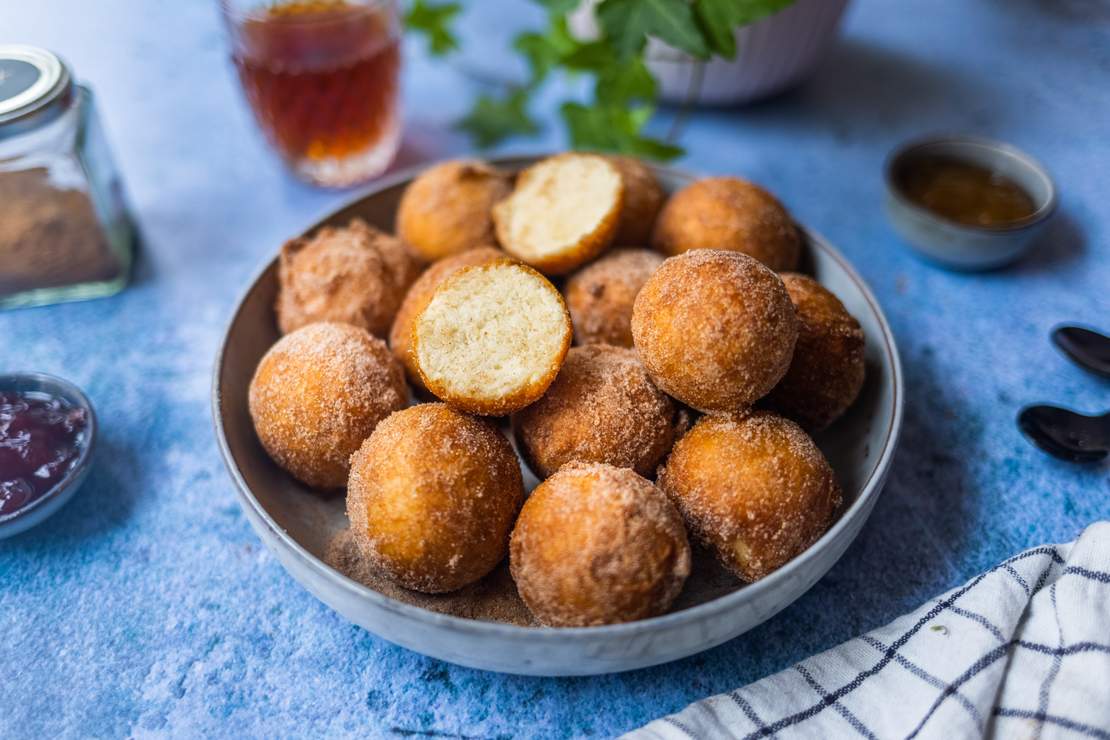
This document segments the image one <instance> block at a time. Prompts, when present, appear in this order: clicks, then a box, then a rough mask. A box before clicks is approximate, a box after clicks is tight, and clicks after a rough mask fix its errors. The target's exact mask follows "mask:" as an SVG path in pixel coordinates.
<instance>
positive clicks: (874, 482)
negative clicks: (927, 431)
mask: <svg viewBox="0 0 1110 740" xmlns="http://www.w3.org/2000/svg"><path fill="white" fill-rule="evenodd" d="M544 156H549V154H548V153H539V154H511V155H505V156H500V157H490V158H488V159H487V161H488V162H489V163H490V164H493V165H497V166H502V167H506V168H510V167H520V166H526V165H527V164H529V163H532V162H535V161H537V160H539V159H541V158H542V157H544ZM435 164H436V162H427V163H423V164H420V165H417V166H414V167H408V168H405V169H403V170H400V171H398V172H396V173H394V174H392V175H389V176H387V177H383V178H381V179H379V180H377V181H376V182H374V183H373V184H371V185H370V186H368V187H366V188H364V189H362V190H360V191H359V192H357V193H355V194H354V195H352V197H351V198H350V199H348V200H346V201H345V202H344V203H343V204H341V205H340V206H338V207H333V208H331V209H329V210H328V211H327V213H326V214H325V215H323V216H322V217H321V218H320V219H318V220H316V221H314V222H313V224H312V225H311V226H309V227H308V228H306V229H305V230H304V233H309V232H311V231H313V230H315V229H318V228H320V227H321V226H322V225H323V224H324V223H325V222H326V221H327V220H328V219H330V218H331V217H333V216H334V215H335V214H337V213H340V212H342V211H344V210H346V209H349V208H352V207H354V206H355V205H356V204H358V203H359V202H361V201H362V200H365V199H366V198H369V197H371V196H373V195H376V194H378V193H380V192H382V191H384V190H388V189H390V188H393V187H396V186H397V185H400V184H403V183H405V182H407V181H410V180H411V179H413V178H414V177H415V176H416V175H418V174H419V173H420V172H421V171H423V170H424V169H427V168H428V167H431V166H434V165H435ZM646 164H648V166H649V167H651V169H652V170H653V171H654V172H655V173H656V174H657V175H659V174H661V175H665V176H666V177H668V178H669V179H671V180H678V181H683V180H685V181H687V182H693V181H694V180H697V179H700V178H701V177H708V176H709V175H702V174H694V173H691V172H687V171H683V170H678V169H673V168H669V167H663V166H659V165H655V164H652V163H646ZM798 227H799V228H800V229H801V230H802V231H803V232H804V234H805V236H806V238H807V240H808V241H809V243H810V244H812V245H813V246H814V247H815V248H817V249H820V250H822V251H823V252H824V253H825V254H826V255H827V256H828V257H830V258H831V259H833V260H834V261H835V262H837V263H838V265H839V266H840V267H841V269H843V270H844V272H845V273H846V274H847V275H848V277H849V278H850V279H851V280H852V282H853V283H855V284H856V288H857V289H858V290H859V291H860V294H861V295H863V297H864V300H866V301H867V303H868V305H869V306H870V308H871V310H872V312H873V314H874V315H875V317H876V319H877V320H878V324H879V326H880V329H881V332H880V334H881V347H882V349H883V351H884V353H885V354H886V356H887V359H888V363H889V367H890V373H891V395H892V397H893V409H894V413H893V414H892V415H891V417H890V420H889V423H888V425H887V429H886V433H885V435H884V439H883V447H882V451H881V453H880V454H879V458H878V460H877V461H876V463H875V467H874V468H873V470H872V471H871V474H870V475H869V476H868V478H867V481H866V483H865V484H864V485H863V488H862V489H861V491H860V494H859V496H858V497H856V500H855V501H853V502H852V505H851V506H849V507H848V508H847V509H845V510H844V511H843V512H842V513H841V515H840V517H839V518H838V519H837V521H836V523H834V524H833V526H832V527H830V528H829V529H828V530H827V531H826V532H825V533H824V534H823V535H822V536H821V537H820V538H819V539H818V540H817V541H816V542H814V543H813V544H811V545H810V546H809V547H808V548H806V549H805V551H803V552H802V553H800V554H799V555H797V556H795V557H794V558H793V559H791V560H790V561H789V562H787V563H786V564H785V565H783V566H782V567H781V568H779V569H778V570H776V571H774V572H773V573H771V574H770V575H768V576H766V577H765V578H762V579H760V580H758V581H756V582H755V583H750V584H744V585H742V586H741V587H740V588H737V589H736V590H735V591H733V592H731V593H728V594H725V595H724V596H721V597H718V598H716V599H713V600H711V601H707V602H704V603H702V604H698V605H696V606H692V607H689V608H687V609H682V610H680V611H675V612H669V613H667V614H663V615H660V616H657V617H651V618H648V619H641V620H637V621H634V622H624V623H620V624H610V625H601V626H594V627H557V628H555V627H544V626H538V627H533V626H520V625H514V624H507V623H504V622H487V621H482V620H477V619H469V618H466V617H456V616H453V615H450V614H443V613H440V612H435V611H432V610H430V609H425V608H423V607H419V606H415V605H412V604H406V603H404V602H401V601H397V600H395V599H392V598H390V597H388V596H386V595H385V594H383V593H381V592H379V591H375V590H374V589H372V588H370V587H368V586H364V585H363V584H361V583H359V582H357V581H355V580H353V579H351V578H348V577H347V576H346V575H344V574H343V573H340V572H339V571H337V570H335V569H334V568H332V567H331V566H329V565H328V564H327V563H325V562H324V561H322V560H320V559H319V558H317V557H316V556H315V555H313V554H312V553H311V552H309V551H308V550H306V549H305V547H304V546H303V545H301V544H300V543H299V542H297V541H296V540H295V539H294V538H293V537H292V536H291V535H290V534H289V533H288V532H286V531H285V530H284V529H282V528H281V526H279V525H278V524H277V522H275V521H274V519H273V518H272V517H271V516H270V514H269V512H268V511H266V509H265V507H263V506H262V505H261V504H260V503H259V502H258V500H257V499H256V498H255V496H254V494H253V492H252V491H251V490H250V486H249V485H248V484H247V482H246V480H245V479H244V478H243V476H242V473H241V472H240V471H239V469H238V466H237V465H236V464H235V460H234V457H233V456H232V453H231V448H230V446H229V444H228V441H227V437H226V435H225V433H224V425H223V417H222V416H221V413H220V402H221V387H220V375H221V371H222V369H223V366H224V360H225V355H226V353H227V346H228V336H229V333H230V330H231V327H232V326H233V325H234V324H235V322H236V321H237V320H238V318H239V315H240V313H241V312H242V310H243V305H244V303H245V301H246V299H247V298H248V297H249V296H250V294H251V293H252V292H253V291H254V290H255V289H256V288H257V286H258V283H259V281H260V280H261V279H262V277H263V276H264V275H265V274H266V273H267V272H268V271H269V270H271V269H273V267H274V263H275V261H276V259H277V258H276V256H271V257H268V258H267V259H266V260H265V262H264V264H263V266H262V267H261V269H259V270H257V271H256V273H255V274H254V277H253V278H252V280H251V281H250V283H249V284H248V285H247V287H246V289H245V290H244V291H243V292H242V293H241V294H240V297H239V300H238V302H237V303H236V304H235V310H234V311H233V312H232V314H231V318H230V319H229V320H228V322H227V324H226V328H225V331H224V334H223V337H222V338H221V339H220V345H219V347H218V349H217V352H216V358H215V360H216V361H215V364H214V366H213V373H212V394H211V395H212V398H211V402H212V420H213V424H214V427H215V432H216V440H217V443H218V446H219V449H220V455H221V457H222V458H223V460H224V465H225V466H226V467H227V469H228V472H229V474H230V475H231V477H232V479H233V480H234V482H235V490H236V494H237V496H238V498H239V502H240V505H241V506H243V507H244V508H245V509H247V510H248V511H249V512H253V513H254V515H255V516H256V517H257V520H258V521H259V522H261V523H263V524H264V525H265V526H266V528H267V529H268V530H269V531H270V532H271V533H272V535H273V536H274V537H276V538H277V540H278V541H279V542H280V543H281V544H282V545H283V546H284V548H285V549H286V551H287V552H288V553H290V554H292V555H293V556H294V557H296V558H297V560H298V561H300V563H301V564H302V565H303V566H305V567H307V568H309V569H311V570H312V571H314V572H315V573H316V574H317V575H318V576H320V577H321V578H323V579H324V580H326V581H328V582H329V583H330V584H331V585H332V586H334V587H336V588H339V589H342V590H344V591H345V592H347V593H348V594H350V595H351V596H353V597H355V598H358V599H361V600H369V601H370V602H371V603H373V605H374V606H375V607H378V608H380V609H382V610H383V611H386V612H390V613H392V614H393V615H395V616H398V617H403V618H407V619H412V620H416V621H418V622H422V623H424V624H426V625H428V626H431V627H442V628H450V629H452V630H454V631H456V634H458V633H463V634H464V635H465V636H467V637H478V638H494V639H497V638H501V639H510V640H511V639H527V640H531V641H535V640H538V641H540V642H541V643H545V644H552V645H555V644H559V643H562V642H564V641H565V640H567V639H573V638H581V639H587V638H589V639H601V638H627V637H633V636H636V635H642V634H644V633H653V632H656V631H658V630H660V629H666V628H669V627H675V626H679V625H683V624H686V623H689V622H695V621H700V620H701V619H704V618H709V617H711V616H714V615H717V614H720V613H722V612H726V611H730V610H731V609H733V608H734V607H736V606H737V605H738V604H740V603H741V602H743V601H744V600H747V599H751V598H753V597H754V596H756V595H758V594H760V593H762V592H764V591H770V590H773V589H775V588H778V586H779V583H780V582H785V581H788V580H789V579H790V578H791V577H792V576H793V574H794V572H795V571H797V570H799V569H801V568H803V567H804V565H805V564H806V563H808V562H809V561H811V560H814V559H816V558H817V557H818V556H819V553H820V552H821V551H822V550H824V549H825V548H826V547H828V546H829V545H830V544H831V543H832V542H833V541H834V540H836V539H837V538H838V537H840V536H841V533H842V532H844V531H845V530H847V529H848V527H849V526H850V524H849V523H850V522H851V521H852V520H854V519H855V518H856V517H858V516H860V515H861V513H864V512H866V511H868V510H869V507H870V506H871V505H873V503H874V502H873V501H871V499H874V498H876V497H877V496H878V495H879V493H880V492H881V491H882V487H883V483H884V482H885V479H886V476H887V473H888V472H889V468H890V465H891V462H892V461H893V458H894V453H895V450H896V449H897V446H898V438H899V436H900V433H901V430H902V416H903V405H904V403H903V402H904V396H905V392H904V386H903V376H902V363H901V360H900V359H899V356H898V348H897V345H896V344H895V340H894V334H893V332H892V331H891V329H890V325H889V323H888V322H887V319H886V315H885V314H884V313H883V311H882V309H881V308H880V306H879V302H878V301H877V300H876V299H875V296H874V295H873V294H872V292H871V289H870V288H869V287H868V286H867V283H866V282H864V280H863V279H862V278H861V277H860V276H859V274H858V273H857V272H856V271H855V269H854V268H853V267H852V266H851V264H850V263H849V262H848V260H847V259H845V258H844V257H843V255H841V254H840V253H839V252H838V251H837V250H836V249H835V248H834V247H832V245H831V244H829V243H828V242H827V241H826V240H825V239H824V237H822V236H820V235H819V234H817V233H816V232H813V231H811V230H810V229H808V228H807V227H805V226H804V225H801V224H798Z"/></svg>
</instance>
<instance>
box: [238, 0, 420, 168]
mask: <svg viewBox="0 0 1110 740" xmlns="http://www.w3.org/2000/svg"><path fill="white" fill-rule="evenodd" d="M385 7H386V6H383V7H381V8H379V7H374V6H357V5H351V4H348V3H346V2H343V1H342V0H302V1H300V2H288V3H282V4H276V5H272V6H270V7H268V8H266V9H265V10H263V11H260V12H259V13H258V14H257V15H255V16H251V17H248V18H247V19H246V20H245V21H243V22H242V24H241V27H240V29H239V40H240V43H239V44H238V45H237V49H236V52H235V64H236V66H237V67H238V69H239V76H240V79H241V80H242V83H243V88H244V90H245V91H246V93H247V98H248V99H249V101H250V103H251V106H252V108H253V109H254V112H255V116H256V117H257V118H258V121H259V123H260V124H261V126H262V129H263V130H264V131H265V132H266V135H267V137H268V138H269V139H270V141H271V142H272V143H273V145H274V147H275V148H276V149H277V150H278V151H279V152H280V153H281V154H282V155H283V156H284V157H285V158H286V159H287V160H290V161H296V160H300V159H309V160H324V159H342V158H344V157H347V156H350V155H354V154H358V153H360V152H364V151H366V150H368V149H372V148H373V147H374V146H375V145H376V144H377V143H378V141H379V140H380V139H381V138H382V137H383V136H384V135H386V134H387V133H388V131H389V130H390V128H391V126H392V125H393V122H394V117H395V115H396V111H395V108H396V99H397V84H398V79H397V78H398V69H399V67H400V49H399V47H398V44H399V37H398V33H399V32H398V29H397V28H396V24H395V22H394V20H393V18H392V16H391V14H390V12H389V11H388V10H386V9H384V8H385Z"/></svg>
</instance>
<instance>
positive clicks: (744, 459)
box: [659, 411, 841, 581]
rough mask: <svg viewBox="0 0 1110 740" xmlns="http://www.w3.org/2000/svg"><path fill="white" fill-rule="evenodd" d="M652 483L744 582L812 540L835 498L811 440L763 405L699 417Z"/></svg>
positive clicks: (822, 458) (825, 467) (827, 519)
mask: <svg viewBox="0 0 1110 740" xmlns="http://www.w3.org/2000/svg"><path fill="white" fill-rule="evenodd" d="M659 486H660V487H661V488H662V489H663V491H664V492H665V493H666V494H667V495H668V496H669V497H670V499H671V501H673V502H674V504H675V506H676V507H678V510H679V511H680V512H682V516H683V518H684V519H685V520H686V526H687V527H688V528H689V529H690V533H691V535H693V536H694V537H696V538H698V539H699V540H701V541H702V542H704V543H705V544H706V545H708V546H709V547H711V548H712V549H713V550H714V551H715V552H716V554H717V558H718V559H719V560H720V561H721V563H722V564H723V565H724V566H725V567H726V568H727V569H729V570H730V571H732V572H733V573H734V574H736V576H738V577H739V578H741V579H743V580H745V581H756V580H758V579H760V578H763V577H764V576H766V575H767V574H769V573H771V572H772V571H774V570H775V569H777V568H779V567H781V566H782V565H783V564H784V563H786V562H787V561H788V560H790V559H791V558H793V557H794V556H796V555H798V554H799V553H801V552H802V551H803V550H805V549H806V548H807V547H809V546H810V545H811V544H813V543H814V542H815V541H817V539H818V538H819V537H820V536H821V535H822V534H824V533H825V530H827V529H828V528H829V525H830V524H831V523H832V521H833V517H834V516H835V514H836V511H837V509H838V508H839V507H840V502H841V492H840V486H839V485H838V484H837V482H836V477H835V476H834V475H833V471H832V468H831V467H829V463H828V461H827V460H825V456H824V455H823V454H821V451H820V450H819V449H817V445H815V444H814V443H813V440H811V439H810V438H809V436H808V435H807V434H806V433H805V432H804V431H802V428H801V427H799V426H798V425H797V424H795V423H794V422H792V421H790V420H789V419H785V418H783V417H781V416H778V415H776V414H773V413H771V412H769V411H754V412H745V413H741V414H734V415H722V416H704V417H702V418H701V419H700V420H699V421H698V423H697V424H695V425H694V427H693V429H691V430H690V431H689V432H687V433H686V434H685V436H683V437H682V439H681V440H679V441H678V443H677V444H675V447H674V450H673V451H672V452H671V455H670V457H669V458H668V459H667V464H666V466H665V467H664V468H663V469H662V470H661V471H660V474H659Z"/></svg>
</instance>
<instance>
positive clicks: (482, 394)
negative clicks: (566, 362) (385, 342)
mask: <svg viewBox="0 0 1110 740" xmlns="http://www.w3.org/2000/svg"><path fill="white" fill-rule="evenodd" d="M570 338H571V324H570V315H569V314H568V313H567V307H566V304H564V303H563V296H562V295H560V293H559V291H558V290H556V289H555V286H553V285H552V284H551V283H550V282H548V281H547V279H546V278H545V277H544V276H543V275H541V274H540V273H538V272H536V271H535V270H533V269H532V268H531V267H528V266H527V265H522V264H520V263H519V262H514V261H513V260H509V259H502V260H498V261H496V262H492V263H489V264H485V265H475V266H471V267H464V268H462V269H460V270H457V271H456V272H455V273H454V274H452V275H451V276H450V277H449V278H447V279H446V280H444V281H443V283H442V284H440V286H439V287H438V288H436V290H435V293H433V295H432V299H431V300H430V301H429V302H428V305H426V306H425V307H424V310H423V311H421V312H420V313H419V314H418V315H417V317H416V321H415V322H414V323H413V328H412V337H411V349H410V350H409V352H410V354H411V355H412V358H413V361H414V362H415V364H416V368H417V370H418V371H419V373H420V377H421V379H422V380H423V381H424V387H425V388H427V389H428V390H429V391H431V392H432V393H433V394H435V395H436V396H437V397H438V398H440V399H442V400H444V401H446V402H447V403H449V404H451V405H452V406H454V407H455V408H458V409H460V410H462V411H468V412H470V413H473V414H486V415H492V416H500V415H502V414H509V413H512V412H513V411H517V410H519V409H522V408H524V407H525V406H527V405H528V404H530V403H532V402H533V401H535V400H536V399H538V398H539V397H540V396H542V395H543V394H544V392H545V391H546V390H547V388H548V386H549V385H551V382H552V381H553V380H554V379H555V376H556V374H558V372H559V368H560V367H561V366H562V364H563V358H564V357H565V356H566V353H567V349H568V348H569V347H570Z"/></svg>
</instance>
